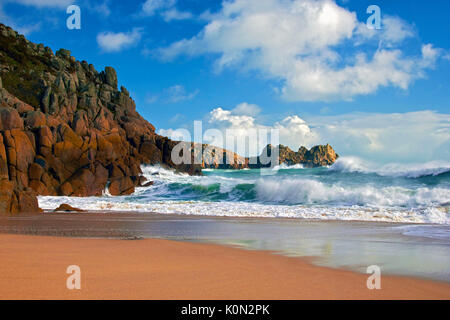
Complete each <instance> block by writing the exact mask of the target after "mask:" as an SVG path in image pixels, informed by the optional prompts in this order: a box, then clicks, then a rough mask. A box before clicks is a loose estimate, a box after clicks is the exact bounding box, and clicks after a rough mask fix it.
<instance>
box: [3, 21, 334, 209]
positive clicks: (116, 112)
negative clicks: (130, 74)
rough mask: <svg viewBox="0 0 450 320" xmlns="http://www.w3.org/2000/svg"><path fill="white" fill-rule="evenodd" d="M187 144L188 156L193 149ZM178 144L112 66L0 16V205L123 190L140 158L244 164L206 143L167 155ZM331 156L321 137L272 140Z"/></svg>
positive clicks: (306, 156) (135, 180)
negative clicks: (149, 117)
mask: <svg viewBox="0 0 450 320" xmlns="http://www.w3.org/2000/svg"><path fill="white" fill-rule="evenodd" d="M188 144H189V146H190V147H189V148H188V149H189V153H190V154H189V156H190V157H191V162H190V163H195V162H194V161H193V160H194V159H195V158H196V157H198V156H199V155H198V152H197V153H196V152H195V149H196V148H194V146H195V145H194V144H192V143H188ZM177 145H179V142H177V141H172V140H170V139H168V138H166V137H162V136H159V135H158V134H156V133H155V128H154V127H153V126H152V125H151V124H150V123H149V122H147V121H146V120H145V119H144V118H142V117H141V116H140V115H139V114H138V113H137V112H136V106H135V103H134V101H133V99H132V98H131V97H130V94H129V92H128V90H127V89H125V88H124V87H121V88H120V89H119V88H118V79H117V74H116V71H115V70H114V69H113V68H112V67H106V68H105V70H104V71H101V72H98V71H97V70H95V68H94V66H93V65H92V64H88V63H87V62H86V61H77V60H76V59H75V58H74V57H72V56H71V53H70V51H68V50H65V49H60V50H58V51H57V52H56V53H55V54H54V53H53V52H52V50H51V49H50V48H49V47H45V46H44V45H43V44H34V43H32V42H30V41H28V40H27V39H25V37H24V36H23V35H20V34H18V33H17V32H16V31H14V30H12V29H11V28H9V27H6V26H4V25H3V24H0V213H4V212H6V213H17V212H36V211H39V210H40V209H39V207H38V201H37V197H36V196H37V195H49V196H56V195H60V196H77V197H84V196H101V195H102V194H103V192H104V190H105V188H108V190H109V193H110V194H111V195H126V194H131V193H133V192H134V190H135V187H136V186H139V185H143V184H144V183H145V180H146V179H145V178H144V177H143V176H142V174H141V173H142V172H141V168H140V166H141V165H142V164H162V165H164V166H167V167H170V168H174V169H176V170H178V171H182V172H187V173H189V174H200V173H201V168H202V167H203V168H233V169H242V168H247V167H248V166H249V165H248V162H249V159H246V158H244V157H240V156H238V155H237V154H235V153H233V152H229V151H226V150H224V149H220V148H215V147H210V146H208V145H202V146H201V148H198V150H200V149H201V150H202V151H204V150H207V152H206V153H205V156H204V157H203V162H202V161H200V163H202V164H201V165H200V164H199V165H195V164H194V165H191V164H178V163H174V162H173V161H172V157H171V154H172V151H173V150H176V149H174V148H175V147H176V146H177ZM231 158H233V160H234V161H232V163H231V164H227V159H231ZM336 158H337V155H336V154H335V152H334V150H333V149H332V148H331V147H330V146H329V145H327V146H318V147H314V148H313V149H311V150H309V151H308V150H306V149H304V148H303V149H302V148H301V149H300V150H299V151H298V152H297V153H296V152H293V151H292V150H290V149H289V148H287V147H283V146H280V160H281V162H282V163H283V162H284V163H287V164H295V163H304V164H305V165H307V166H319V165H329V164H331V163H332V162H334V161H335V159H336ZM200 159H202V157H200ZM258 160H259V159H258Z"/></svg>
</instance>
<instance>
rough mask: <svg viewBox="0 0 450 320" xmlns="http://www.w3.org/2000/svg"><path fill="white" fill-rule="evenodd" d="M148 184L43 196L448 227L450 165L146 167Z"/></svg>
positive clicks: (105, 205)
mask: <svg viewBox="0 0 450 320" xmlns="http://www.w3.org/2000/svg"><path fill="white" fill-rule="evenodd" d="M143 172H144V175H145V176H146V177H147V178H148V179H149V180H151V181H154V182H155V184H154V185H153V186H150V187H147V188H137V189H136V192H135V193H134V194H132V195H130V196H121V197H111V196H109V195H108V191H107V190H106V191H105V194H104V196H103V197H100V198H98V197H92V198H65V197H40V198H39V204H40V206H41V208H43V209H54V208H55V207H57V206H58V204H60V203H69V204H70V205H73V206H75V207H78V208H81V209H86V210H92V211H106V210H107V211H121V212H124V211H140V212H157V213H166V214H180V215H198V216H222V217H224V216H225V217H259V218H298V219H319V220H346V221H349V220H351V221H377V222H391V223H418V224H440V225H449V224H450V214H449V209H450V163H449V162H429V163H424V164H389V165H381V166H377V165H374V164H369V163H367V162H364V161H362V160H360V159H358V158H352V157H347V158H345V157H343V158H340V159H339V160H338V161H337V162H336V163H335V164H334V165H332V166H330V167H321V168H303V167H302V166H301V165H296V166H291V167H289V166H285V165H282V166H278V167H275V168H273V169H251V170H204V176H189V175H185V174H178V173H175V172H174V171H171V170H167V169H164V168H161V167H159V166H147V167H143Z"/></svg>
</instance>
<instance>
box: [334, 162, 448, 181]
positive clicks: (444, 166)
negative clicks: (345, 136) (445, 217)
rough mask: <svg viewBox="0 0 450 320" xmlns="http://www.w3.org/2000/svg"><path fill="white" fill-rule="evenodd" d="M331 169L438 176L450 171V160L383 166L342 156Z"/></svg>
mask: <svg viewBox="0 0 450 320" xmlns="http://www.w3.org/2000/svg"><path fill="white" fill-rule="evenodd" d="M329 170H331V171H338V172H358V173H366V174H377V175H380V176H390V177H405V178H413V179H414V178H420V177H425V176H438V175H441V174H444V173H447V172H450V162H446V161H431V162H427V163H421V164H401V163H391V164H386V165H383V166H376V165H374V164H371V163H369V162H365V161H363V160H362V159H360V158H357V157H342V158H339V159H338V160H337V161H336V162H335V163H334V164H333V165H332V166H331V167H330V168H329Z"/></svg>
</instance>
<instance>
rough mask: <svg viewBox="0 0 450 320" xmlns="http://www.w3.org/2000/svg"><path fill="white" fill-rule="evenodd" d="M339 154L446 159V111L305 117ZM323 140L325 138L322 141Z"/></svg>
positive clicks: (449, 155) (449, 126)
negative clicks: (442, 112) (443, 112)
mask: <svg viewBox="0 0 450 320" xmlns="http://www.w3.org/2000/svg"><path fill="white" fill-rule="evenodd" d="M308 120H309V123H310V125H311V126H312V127H313V128H314V129H313V130H314V131H316V132H317V133H318V136H319V137H320V139H321V140H322V142H329V143H330V144H332V145H333V146H336V148H337V149H338V152H340V153H341V154H342V155H356V156H360V157H363V158H365V159H369V160H374V161H378V162H397V161H400V162H422V161H431V160H449V159H450V151H449V150H450V148H449V146H450V115H448V114H440V113H437V112H434V111H429V110H425V111H418V112H407V113H390V114H382V113H355V114H347V115H341V116H325V117H317V118H311V119H308ZM325 140H326V141H325Z"/></svg>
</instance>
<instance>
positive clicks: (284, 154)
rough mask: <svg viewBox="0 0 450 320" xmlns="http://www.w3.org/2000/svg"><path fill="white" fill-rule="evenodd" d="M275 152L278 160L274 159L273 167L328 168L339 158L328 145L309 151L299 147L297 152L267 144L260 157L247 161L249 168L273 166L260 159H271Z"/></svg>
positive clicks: (285, 147) (281, 146)
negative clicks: (283, 165) (279, 165)
mask: <svg viewBox="0 0 450 320" xmlns="http://www.w3.org/2000/svg"><path fill="white" fill-rule="evenodd" d="M274 152H275V153H274ZM277 152H278V159H275V165H277V164H286V165H288V166H292V165H296V164H302V165H304V166H305V167H310V168H312V167H323V166H330V165H332V164H333V163H334V162H335V161H336V160H337V158H338V157H339V155H338V154H337V153H336V152H335V151H334V149H333V148H332V147H331V146H330V145H329V144H327V145H319V146H315V147H312V148H311V149H310V150H308V149H307V148H305V147H300V148H299V149H298V151H297V152H295V151H293V150H291V149H290V148H289V147H287V146H283V145H281V144H280V145H278V146H272V145H270V144H269V145H267V146H266V147H265V148H264V150H263V151H262V153H261V156H259V157H256V158H252V159H249V167H250V168H261V167H269V166H273V165H274V163H267V160H266V161H264V160H263V159H262V157H263V155H264V156H265V158H266V159H267V158H271V156H272V154H273V153H274V154H275V155H276V154H277Z"/></svg>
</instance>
